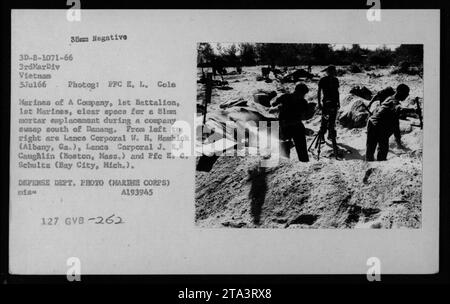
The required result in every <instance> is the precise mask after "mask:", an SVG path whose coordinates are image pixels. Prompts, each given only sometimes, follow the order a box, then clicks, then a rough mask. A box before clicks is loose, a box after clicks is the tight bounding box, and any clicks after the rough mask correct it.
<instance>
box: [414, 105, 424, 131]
mask: <svg viewBox="0 0 450 304" xmlns="http://www.w3.org/2000/svg"><path fill="white" fill-rule="evenodd" d="M414 102H415V104H416V113H417V115H418V116H419V122H420V123H419V125H417V124H411V126H414V127H420V128H421V129H423V118H422V108H421V107H420V103H419V97H416V98H414Z"/></svg>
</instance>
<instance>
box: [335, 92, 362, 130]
mask: <svg viewBox="0 0 450 304" xmlns="http://www.w3.org/2000/svg"><path fill="white" fill-rule="evenodd" d="M338 117H339V123H340V124H341V125H342V126H343V127H345V128H350V129H352V128H362V127H365V126H366V124H367V119H368V118H369V112H368V111H367V105H366V103H365V101H364V100H363V99H362V98H357V97H356V98H355V99H354V100H353V101H351V102H349V103H348V104H346V105H345V106H343V107H342V108H341V109H340V110H339V113H338Z"/></svg>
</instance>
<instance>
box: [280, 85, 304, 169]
mask: <svg viewBox="0 0 450 304" xmlns="http://www.w3.org/2000/svg"><path fill="white" fill-rule="evenodd" d="M272 105H273V106H277V105H280V108H279V111H280V112H279V116H278V118H279V120H280V140H281V154H282V155H283V156H285V157H289V156H290V149H291V147H292V142H291V140H293V141H294V144H295V150H296V151H297V155H298V159H299V160H300V161H302V162H307V161H309V158H308V151H307V146H306V137H305V126H304V125H303V123H302V121H301V119H302V115H303V114H304V113H306V111H307V108H308V102H307V101H306V100H305V99H304V98H299V97H298V96H296V95H295V94H291V93H287V94H283V95H281V96H280V97H278V98H277V99H276V100H275V102H274V103H273V104H272Z"/></svg>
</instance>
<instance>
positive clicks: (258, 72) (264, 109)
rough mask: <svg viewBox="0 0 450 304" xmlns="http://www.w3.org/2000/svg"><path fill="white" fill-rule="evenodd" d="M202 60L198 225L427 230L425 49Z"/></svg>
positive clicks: (257, 50)
mask: <svg viewBox="0 0 450 304" xmlns="http://www.w3.org/2000/svg"><path fill="white" fill-rule="evenodd" d="M197 51H198V56H197V117H196V119H197V126H200V127H197V128H196V131H197V134H196V136H197V137H196V145H197V146H199V147H200V148H202V149H199V151H200V153H199V154H198V156H197V164H196V185H195V187H196V188H195V223H196V225H197V226H198V227H202V228H302V229H303V228H323V229H333V228H336V229H345V228H371V229H397V228H407V229H418V228H421V223H422V221H421V218H422V146H423V140H422V137H423V133H422V129H423V126H424V124H426V122H424V120H423V109H424V105H425V104H426V100H424V98H423V96H424V95H423V88H424V80H423V45H420V44H395V45H392V44H370V45H364V44H333V43H328V44H325V43H324V44H315V43H311V44H306V43H245V42H244V43H228V42H226V43H225V42H223V43H219V42H201V43H198V49H197ZM261 123H265V125H264V126H266V125H267V127H265V128H261V127H260V124H261ZM274 124H277V128H273V127H270V126H273V125H274ZM275 132H278V134H274V133H275ZM264 141H269V143H268V146H269V147H268V149H264V147H262V146H263V145H262V142H264ZM267 159H271V160H272V164H271V165H267V164H265V163H266V162H267ZM273 159H276V161H275V163H273Z"/></svg>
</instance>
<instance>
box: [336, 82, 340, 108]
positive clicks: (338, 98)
mask: <svg viewBox="0 0 450 304" xmlns="http://www.w3.org/2000/svg"><path fill="white" fill-rule="evenodd" d="M336 82H337V106H338V109H339V108H340V107H341V101H340V100H341V98H340V95H339V79H337V78H336Z"/></svg>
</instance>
